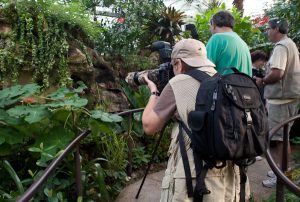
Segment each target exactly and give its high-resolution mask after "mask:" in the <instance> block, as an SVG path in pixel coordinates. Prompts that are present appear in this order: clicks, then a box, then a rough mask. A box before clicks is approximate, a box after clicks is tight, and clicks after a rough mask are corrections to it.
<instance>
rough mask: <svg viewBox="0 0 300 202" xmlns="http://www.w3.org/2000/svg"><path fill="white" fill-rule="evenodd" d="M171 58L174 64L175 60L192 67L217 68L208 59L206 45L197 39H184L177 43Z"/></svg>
mask: <svg viewBox="0 0 300 202" xmlns="http://www.w3.org/2000/svg"><path fill="white" fill-rule="evenodd" d="M171 58H172V62H173V61H174V59H181V60H182V61H183V62H185V63H186V64H187V65H189V66H191V67H201V66H213V67H215V66H216V65H215V64H214V63H212V62H211V61H210V60H209V59H208V58H207V55H206V48H205V46H204V44H203V43H202V42H201V41H198V40H196V39H182V40H180V41H179V42H177V43H176V44H175V46H174V48H173V51H172V54H171ZM172 65H174V64H172Z"/></svg>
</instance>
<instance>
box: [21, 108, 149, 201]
mask: <svg viewBox="0 0 300 202" xmlns="http://www.w3.org/2000/svg"><path fill="white" fill-rule="evenodd" d="M143 110H144V109H143V108H139V109H133V110H127V111H123V112H120V113H117V114H118V115H119V116H129V117H131V116H132V114H134V113H137V112H142V111H143ZM130 121H132V120H131V119H130ZM90 133H91V130H90V129H88V130H86V131H84V132H82V133H81V134H80V135H78V136H77V137H76V138H75V139H74V140H73V141H72V142H71V143H70V144H68V146H67V147H66V148H65V149H64V151H63V152H62V153H61V154H60V155H59V156H58V157H57V158H56V159H54V160H53V161H52V162H51V163H50V164H49V165H48V167H47V168H46V169H45V171H44V172H43V174H42V175H41V176H40V177H39V178H38V179H37V180H35V181H34V182H33V183H32V185H31V186H30V187H29V188H28V189H27V190H26V191H25V192H24V193H23V194H22V195H21V196H20V197H18V199H17V200H16V202H27V201H29V200H30V199H31V198H32V197H33V196H34V195H35V194H36V193H37V192H38V190H39V189H40V188H41V187H42V186H43V184H44V183H45V182H46V181H47V180H48V179H49V177H50V176H51V174H53V172H54V171H55V169H56V168H57V167H58V166H59V164H60V163H61V162H62V161H63V160H64V158H65V157H66V156H67V155H68V154H69V153H71V152H72V151H73V150H74V149H76V153H75V157H74V158H75V174H76V188H77V195H78V196H82V185H81V177H80V172H81V171H80V167H81V163H80V156H79V155H80V154H79V144H80V141H81V140H83V139H84V138H86V137H87V136H88V135H89V134H90Z"/></svg>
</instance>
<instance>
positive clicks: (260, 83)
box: [253, 76, 263, 87]
mask: <svg viewBox="0 0 300 202" xmlns="http://www.w3.org/2000/svg"><path fill="white" fill-rule="evenodd" d="M253 78H254V79H255V82H256V84H257V85H258V86H259V87H261V86H263V79H262V78H260V77H256V76H254V77H253Z"/></svg>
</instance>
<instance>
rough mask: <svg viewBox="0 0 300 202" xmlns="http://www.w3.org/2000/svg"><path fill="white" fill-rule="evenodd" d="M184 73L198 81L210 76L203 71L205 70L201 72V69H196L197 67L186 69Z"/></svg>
mask: <svg viewBox="0 0 300 202" xmlns="http://www.w3.org/2000/svg"><path fill="white" fill-rule="evenodd" d="M185 74H187V75H189V76H191V77H193V78H194V79H196V80H197V81H199V82H201V81H204V80H205V79H207V78H210V77H211V76H210V75H208V74H207V73H205V72H203V71H201V70H197V69H191V70H188V71H187V72H185Z"/></svg>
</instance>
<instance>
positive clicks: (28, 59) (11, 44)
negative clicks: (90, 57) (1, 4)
mask: <svg viewBox="0 0 300 202" xmlns="http://www.w3.org/2000/svg"><path fill="white" fill-rule="evenodd" d="M27 6H28V7H27V8H26V7H25V5H20V6H16V7H12V6H10V7H7V8H6V9H7V10H5V12H3V13H4V14H6V15H4V17H7V21H8V22H9V24H11V25H12V34H11V35H10V37H9V38H4V37H1V39H0V40H1V41H4V42H5V47H4V48H3V49H1V51H0V61H1V62H0V74H1V81H2V82H8V83H16V82H17V81H18V78H19V73H20V71H21V70H32V71H33V81H34V82H38V83H40V84H42V85H43V87H45V88H47V87H49V85H50V84H49V78H50V77H54V78H57V82H58V83H59V84H60V85H66V84H67V83H68V81H69V79H68V78H69V72H68V69H67V68H68V67H67V53H68V43H67V38H66V36H67V34H66V32H65V31H64V30H63V29H60V27H59V25H58V23H57V22H55V21H54V20H53V19H47V18H46V16H45V15H44V14H43V12H38V11H39V10H38V9H39V7H38V6H37V5H34V4H33V3H31V4H30V5H27ZM9 16H10V17H9ZM55 82H56V81H55Z"/></svg>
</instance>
